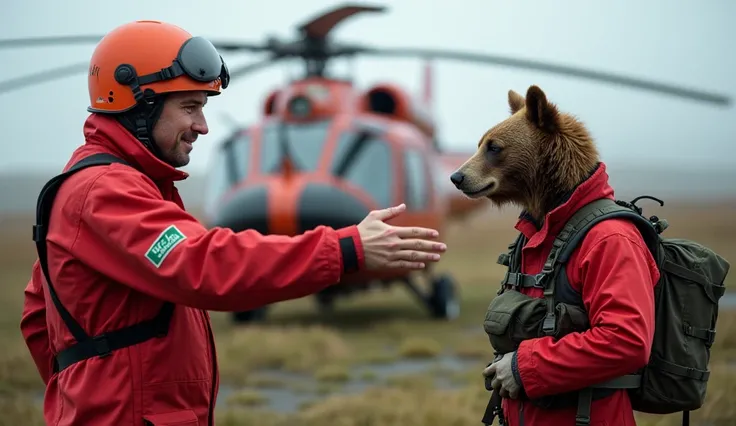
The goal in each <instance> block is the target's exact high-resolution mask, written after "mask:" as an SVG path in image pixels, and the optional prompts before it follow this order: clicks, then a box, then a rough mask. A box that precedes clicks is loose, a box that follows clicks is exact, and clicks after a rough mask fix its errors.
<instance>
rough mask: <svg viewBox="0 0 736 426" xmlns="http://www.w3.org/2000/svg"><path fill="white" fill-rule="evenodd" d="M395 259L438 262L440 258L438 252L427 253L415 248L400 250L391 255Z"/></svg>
mask: <svg viewBox="0 0 736 426" xmlns="http://www.w3.org/2000/svg"><path fill="white" fill-rule="evenodd" d="M391 259H393V260H408V261H410V262H436V261H438V260H440V255H439V254H437V253H427V252H423V251H414V250H400V251H397V252H396V253H393V254H392V255H391Z"/></svg>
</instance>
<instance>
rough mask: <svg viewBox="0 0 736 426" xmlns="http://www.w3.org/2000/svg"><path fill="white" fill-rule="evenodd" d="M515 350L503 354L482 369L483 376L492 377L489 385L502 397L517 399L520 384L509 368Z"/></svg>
mask: <svg viewBox="0 0 736 426" xmlns="http://www.w3.org/2000/svg"><path fill="white" fill-rule="evenodd" d="M514 354H515V352H509V353H507V354H505V355H504V356H503V357H501V359H499V360H498V361H496V362H494V363H493V364H491V365H489V366H488V367H486V368H485V369H484V370H483V376H485V377H493V380H492V381H491V386H492V387H493V389H495V390H497V391H499V393H500V394H501V396H502V397H504V398H510V399H517V398H518V397H519V393H520V392H521V384H520V383H519V382H517V381H516V378H515V377H514V373H513V371H512V368H511V364H512V360H513V359H514Z"/></svg>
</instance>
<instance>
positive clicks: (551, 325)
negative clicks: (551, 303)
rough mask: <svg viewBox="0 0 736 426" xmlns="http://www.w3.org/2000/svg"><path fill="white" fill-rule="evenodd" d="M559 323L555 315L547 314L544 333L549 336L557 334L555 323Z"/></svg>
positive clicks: (543, 328)
mask: <svg viewBox="0 0 736 426" xmlns="http://www.w3.org/2000/svg"><path fill="white" fill-rule="evenodd" d="M556 322H557V320H556V318H555V314H547V315H546V316H545V317H544V321H543V322H542V331H543V332H544V334H546V335H547V336H551V335H552V334H554V332H555V323H556Z"/></svg>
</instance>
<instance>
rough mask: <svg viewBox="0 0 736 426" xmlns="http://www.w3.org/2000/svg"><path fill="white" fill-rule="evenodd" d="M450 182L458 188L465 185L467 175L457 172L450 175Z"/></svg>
mask: <svg viewBox="0 0 736 426" xmlns="http://www.w3.org/2000/svg"><path fill="white" fill-rule="evenodd" d="M450 180H451V181H452V183H454V184H455V186H458V185H460V184H461V183H463V180H465V174H464V173H462V172H455V173H453V174H451V175H450Z"/></svg>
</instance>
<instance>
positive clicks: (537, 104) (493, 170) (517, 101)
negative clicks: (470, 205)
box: [456, 86, 599, 221]
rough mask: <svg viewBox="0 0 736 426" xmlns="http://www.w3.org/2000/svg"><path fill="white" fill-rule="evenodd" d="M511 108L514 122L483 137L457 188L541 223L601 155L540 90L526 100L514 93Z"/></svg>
mask: <svg viewBox="0 0 736 426" xmlns="http://www.w3.org/2000/svg"><path fill="white" fill-rule="evenodd" d="M508 103H509V107H510V110H511V116H510V117H508V118H507V119H505V120H504V121H502V122H500V123H498V124H496V125H495V126H493V127H492V128H491V129H489V130H488V131H487V132H486V133H485V134H484V135H483V136H482V137H481V139H480V141H479V142H478V150H477V152H476V153H475V154H474V155H473V156H472V157H470V158H469V159H468V160H467V161H466V162H465V163H464V164H463V165H462V166H460V168H459V169H458V170H457V172H456V173H460V174H462V176H463V179H462V183H456V186H457V187H458V189H460V190H462V191H463V192H464V193H465V194H466V195H467V196H468V197H471V198H479V197H487V198H488V199H490V200H491V201H492V202H493V203H494V204H495V205H496V206H498V207H500V206H503V205H505V204H515V205H518V206H521V207H522V208H523V209H525V210H526V211H527V212H528V213H530V214H531V215H532V217H534V218H535V219H536V220H539V221H541V220H542V219H543V218H544V216H545V215H546V214H547V213H548V212H549V211H550V210H551V209H553V208H554V207H555V206H556V205H557V203H558V202H559V199H560V198H561V197H562V196H563V195H564V194H565V193H567V192H569V191H571V190H572V189H574V188H575V187H576V186H577V185H578V184H579V183H580V182H582V181H583V180H584V179H585V178H586V177H587V176H588V174H589V173H590V171H591V170H593V168H594V167H595V166H596V164H597V163H598V161H599V159H598V150H597V149H596V147H595V144H594V142H593V139H592V138H591V136H590V134H589V132H588V130H587V129H586V128H585V126H584V125H583V123H581V122H580V121H578V120H577V119H576V118H575V117H573V116H572V115H569V114H566V113H562V112H560V111H559V110H558V109H557V106H556V105H555V104H553V103H551V102H549V101H548V100H547V96H546V95H545V94H544V92H543V91H542V89H540V88H539V87H537V86H530V87H529V90H527V93H526V98H524V97H522V96H521V95H519V94H518V93H516V92H514V91H513V90H509V93H508ZM489 147H490V148H489ZM496 147H497V148H500V151H499V152H495V151H494V150H495V149H496ZM489 149H490V151H489ZM458 176H459V175H458ZM489 186H490V187H489Z"/></svg>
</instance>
